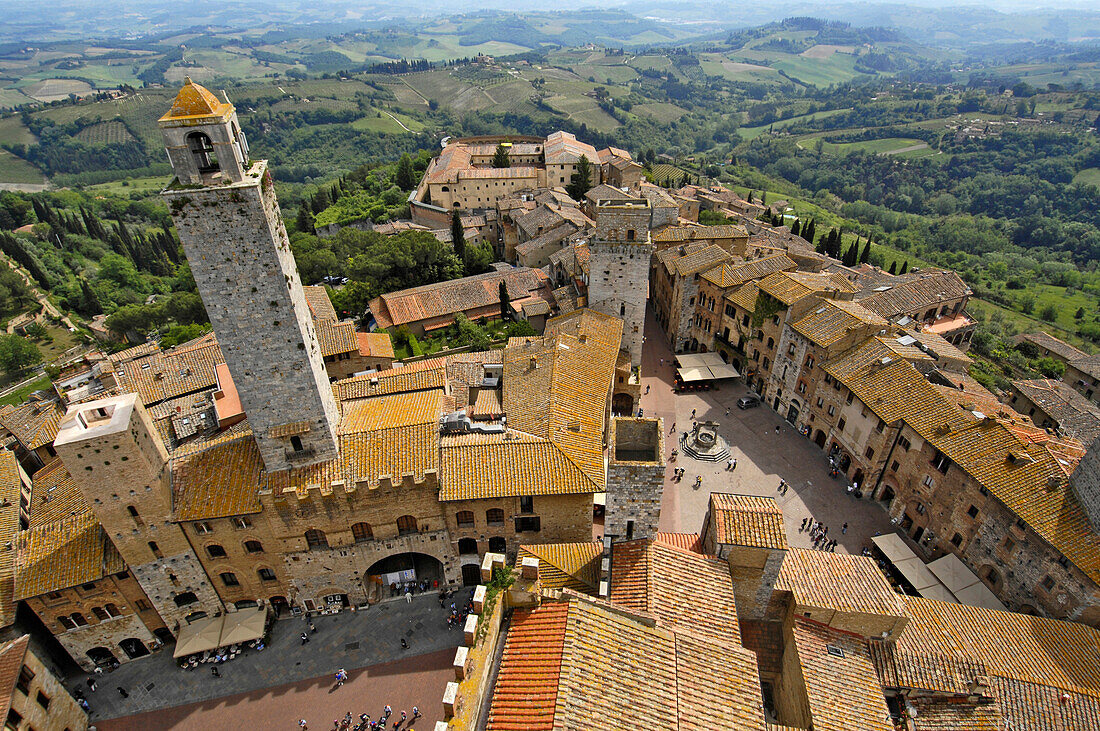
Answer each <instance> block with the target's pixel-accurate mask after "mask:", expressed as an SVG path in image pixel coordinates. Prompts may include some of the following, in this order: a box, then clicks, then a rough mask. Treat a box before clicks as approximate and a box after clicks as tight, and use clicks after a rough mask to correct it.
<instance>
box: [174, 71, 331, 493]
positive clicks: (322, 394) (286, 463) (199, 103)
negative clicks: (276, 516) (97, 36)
mask: <svg viewBox="0 0 1100 731" xmlns="http://www.w3.org/2000/svg"><path fill="white" fill-rule="evenodd" d="M159 125H160V129H161V133H162V134H163V136H164V142H165V147H166V148H167V151H168V158H169V160H171V162H172V168H173V170H174V171H175V174H176V178H175V180H173V181H172V183H171V184H170V185H169V186H168V187H167V188H166V189H165V190H164V191H163V193H162V195H163V196H164V197H165V198H166V199H167V202H168V209H169V211H170V212H171V214H172V219H173V221H174V222H175V224H176V230H177V231H179V235H180V241H181V242H182V243H183V248H184V251H186V253H187V260H188V261H189V262H190V264H191V271H192V272H193V273H194V276H195V283H196V284H197V285H198V289H199V294H200V295H202V301H203V304H204V305H206V312H207V314H208V315H209V316H210V322H211V324H212V325H213V326H214V332H215V333H217V336H218V342H219V343H220V345H221V348H222V353H223V354H224V355H225V361H226V364H227V365H228V366H229V371H230V374H231V375H232V376H233V382H234V384H235V385H236V387H237V392H238V393H239V394H240V397H241V405H242V406H243V407H244V411H245V414H246V415H247V417H248V422H249V424H250V426H251V427H252V432H253V434H254V435H255V438H256V443H257V445H258V446H259V448H260V454H261V455H262V457H263V461H264V467H265V468H266V469H267V471H268V472H277V471H279V470H284V469H287V468H289V467H294V466H304V465H309V464H314V463H317V462H322V461H325V460H328V459H332V458H333V457H335V456H336V454H337V442H336V428H337V426H338V425H339V423H340V412H339V408H338V406H337V405H336V399H335V398H333V395H332V389H331V387H330V386H329V381H328V374H327V373H326V372H325V364H324V359H323V357H322V355H321V349H320V346H319V344H318V342H317V334H316V332H315V330H314V327H313V318H312V317H311V316H310V314H309V312H310V311H309V306H308V305H307V304H306V299H305V294H304V293H303V291H302V282H301V280H300V279H299V278H298V268H297V267H296V266H295V264H294V256H293V254H292V253H291V251H290V240H289V239H288V238H287V233H286V227H285V226H284V225H283V220H282V215H281V214H280V212H279V203H278V201H277V200H276V199H275V186H274V183H273V181H272V179H271V174H270V173H268V171H267V162H266V161H265V160H256V161H253V160H250V159H249V158H248V143H247V142H246V141H245V138H244V133H242V132H241V131H240V126H239V125H238V123H237V113H236V110H235V109H234V108H233V105H232V104H230V103H229V101H228V99H221V100H219V99H218V98H217V97H216V96H214V95H213V94H211V93H210V92H209V91H207V90H206V89H204V88H203V87H201V86H199V85H198V84H195V83H192V82H191V80H190V79H188V80H187V82H186V83H185V84H184V86H183V88H182V89H181V90H180V92H179V94H178V95H177V96H176V100H175V102H174V103H173V104H172V108H171V109H170V110H169V111H168V113H167V114H165V115H164V116H163V117H161V118H160V121H159Z"/></svg>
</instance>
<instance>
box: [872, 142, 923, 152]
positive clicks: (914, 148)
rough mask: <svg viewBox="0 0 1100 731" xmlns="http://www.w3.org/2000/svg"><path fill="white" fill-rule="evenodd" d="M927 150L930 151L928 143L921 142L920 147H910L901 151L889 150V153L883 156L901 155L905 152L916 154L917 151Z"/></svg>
mask: <svg viewBox="0 0 1100 731" xmlns="http://www.w3.org/2000/svg"><path fill="white" fill-rule="evenodd" d="M927 149H928V143H927V142H921V143H920V144H918V145H909V146H908V147H903V148H901V149H900V150H888V151H886V152H884V153H882V154H883V155H900V154H901V153H903V152H916V151H917V150H927Z"/></svg>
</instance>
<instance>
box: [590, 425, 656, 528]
mask: <svg viewBox="0 0 1100 731" xmlns="http://www.w3.org/2000/svg"><path fill="white" fill-rule="evenodd" d="M662 425H663V421H662V420H661V419H640V418H633V417H615V418H612V420H611V444H610V447H609V450H608V462H607V499H606V505H605V513H604V539H605V543H608V539H609V538H610V539H618V540H624V541H632V540H634V539H635V538H653V537H655V536H656V535H657V524H658V523H659V522H660V519H661V498H662V494H663V487H664V479H665V443H664V441H665V432H664V427H663V426H662Z"/></svg>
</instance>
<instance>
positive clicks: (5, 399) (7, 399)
mask: <svg viewBox="0 0 1100 731" xmlns="http://www.w3.org/2000/svg"><path fill="white" fill-rule="evenodd" d="M49 387H50V377H49V376H46V375H43V376H42V377H40V378H37V379H35V380H33V381H31V382H30V383H28V384H27V385H25V386H23V387H22V388H17V389H15V390H14V391H12V392H11V393H9V394H8V395H7V396H0V404H10V405H12V406H18V405H19V404H21V403H23V402H24V401H26V399H27V396H30V395H31V394H32V393H34V392H35V391H41V390H42V389H44V388H49Z"/></svg>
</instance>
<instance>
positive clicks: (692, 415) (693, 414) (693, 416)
mask: <svg viewBox="0 0 1100 731" xmlns="http://www.w3.org/2000/svg"><path fill="white" fill-rule="evenodd" d="M691 418H692V419H694V418H695V409H692V410H691Z"/></svg>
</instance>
